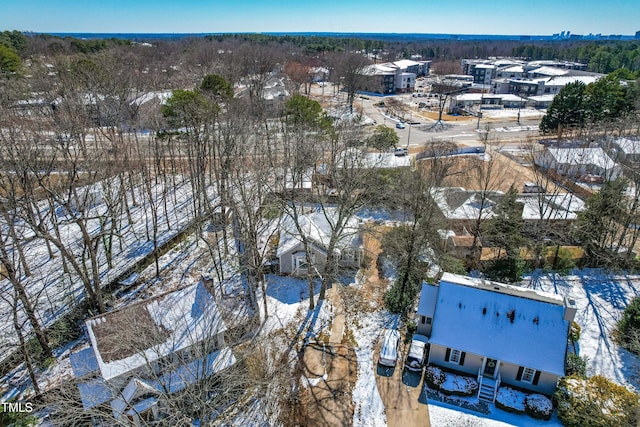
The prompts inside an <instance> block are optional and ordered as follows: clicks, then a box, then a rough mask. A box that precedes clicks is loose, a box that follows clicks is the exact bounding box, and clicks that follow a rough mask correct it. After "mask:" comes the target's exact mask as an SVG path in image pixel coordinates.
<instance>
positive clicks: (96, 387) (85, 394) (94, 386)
mask: <svg viewBox="0 0 640 427" xmlns="http://www.w3.org/2000/svg"><path fill="white" fill-rule="evenodd" d="M78 390H79V391H80V400H81V401H82V407H83V408H84V409H85V410H87V409H91V408H93V407H96V406H98V405H100V404H102V403H106V402H108V401H110V400H111V399H112V398H113V396H112V389H111V387H110V386H109V385H108V384H107V383H106V382H105V381H104V379H102V378H94V379H92V380H91V381H87V382H83V383H78Z"/></svg>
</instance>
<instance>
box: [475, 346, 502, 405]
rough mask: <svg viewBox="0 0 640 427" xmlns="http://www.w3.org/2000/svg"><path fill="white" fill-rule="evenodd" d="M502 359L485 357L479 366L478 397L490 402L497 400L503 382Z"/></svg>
mask: <svg viewBox="0 0 640 427" xmlns="http://www.w3.org/2000/svg"><path fill="white" fill-rule="evenodd" d="M499 369H500V361H499V360H496V359H491V358H488V357H485V358H484V360H483V362H482V366H481V367H480V368H478V399H479V400H481V401H485V402H488V403H494V402H495V401H496V395H497V393H498V388H499V387H500V384H501V382H502V376H501V375H500V371H499Z"/></svg>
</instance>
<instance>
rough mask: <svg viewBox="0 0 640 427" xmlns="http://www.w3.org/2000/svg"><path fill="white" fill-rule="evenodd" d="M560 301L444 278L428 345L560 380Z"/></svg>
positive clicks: (563, 333)
mask: <svg viewBox="0 0 640 427" xmlns="http://www.w3.org/2000/svg"><path fill="white" fill-rule="evenodd" d="M568 331H569V322H568V321H567V320H564V304H563V298H562V297H560V296H558V295H555V294H551V293H546V292H541V291H533V290H531V289H525V288H521V287H518V286H512V285H505V284H500V283H495V282H488V281H485V280H480V279H471V278H469V277H465V276H459V275H454V274H450V273H444V275H443V276H442V279H441V280H440V289H439V292H438V300H437V303H436V311H435V315H434V322H433V329H432V333H431V338H430V342H431V343H435V344H438V345H441V346H445V347H449V348H454V349H459V350H462V351H467V352H470V353H474V354H478V355H482V356H486V357H490V358H493V359H497V360H502V361H505V362H509V363H513V364H516V365H520V366H524V367H528V368H532V369H536V370H540V371H544V372H549V373H552V374H555V375H559V376H564V359H565V350H566V347H567V333H568Z"/></svg>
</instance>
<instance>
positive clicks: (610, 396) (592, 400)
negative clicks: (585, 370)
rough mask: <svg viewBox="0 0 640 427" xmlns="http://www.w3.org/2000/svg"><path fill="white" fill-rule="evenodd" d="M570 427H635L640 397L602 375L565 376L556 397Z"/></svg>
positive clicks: (557, 403) (560, 414) (562, 418)
mask: <svg viewBox="0 0 640 427" xmlns="http://www.w3.org/2000/svg"><path fill="white" fill-rule="evenodd" d="M553 399H554V401H555V404H556V407H557V408H558V419H560V421H561V422H562V424H563V425H564V426H566V427H608V426H635V425H636V423H637V421H638V417H637V414H638V410H639V409H640V401H639V400H638V395H636V394H635V393H632V392H630V391H629V390H627V389H626V388H625V387H623V386H621V385H618V384H615V383H613V382H611V381H609V380H608V379H606V378H604V377H601V376H599V375H598V376H594V377H591V378H589V379H584V378H579V377H575V376H573V377H564V378H562V379H561V380H560V382H559V383H558V387H557V388H556V392H555V394H554V395H553Z"/></svg>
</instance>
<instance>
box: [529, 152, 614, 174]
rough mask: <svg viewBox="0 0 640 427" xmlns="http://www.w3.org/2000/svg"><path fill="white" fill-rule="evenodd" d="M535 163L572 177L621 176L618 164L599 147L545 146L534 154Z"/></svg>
mask: <svg viewBox="0 0 640 427" xmlns="http://www.w3.org/2000/svg"><path fill="white" fill-rule="evenodd" d="M535 164H536V165H538V166H540V167H543V168H545V169H551V170H555V171H556V172H557V173H559V174H560V175H565V176H569V177H573V178H581V177H582V178H585V177H586V176H588V175H591V176H596V177H600V178H601V179H604V180H614V179H616V178H618V177H619V176H622V168H621V167H620V165H618V164H617V163H616V162H614V161H613V160H611V158H610V157H609V156H608V155H607V153H605V151H604V150H603V149H602V148H600V147H595V148H589V147H584V148H558V147H547V148H545V149H544V150H543V151H541V152H540V153H539V154H538V155H536V158H535Z"/></svg>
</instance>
